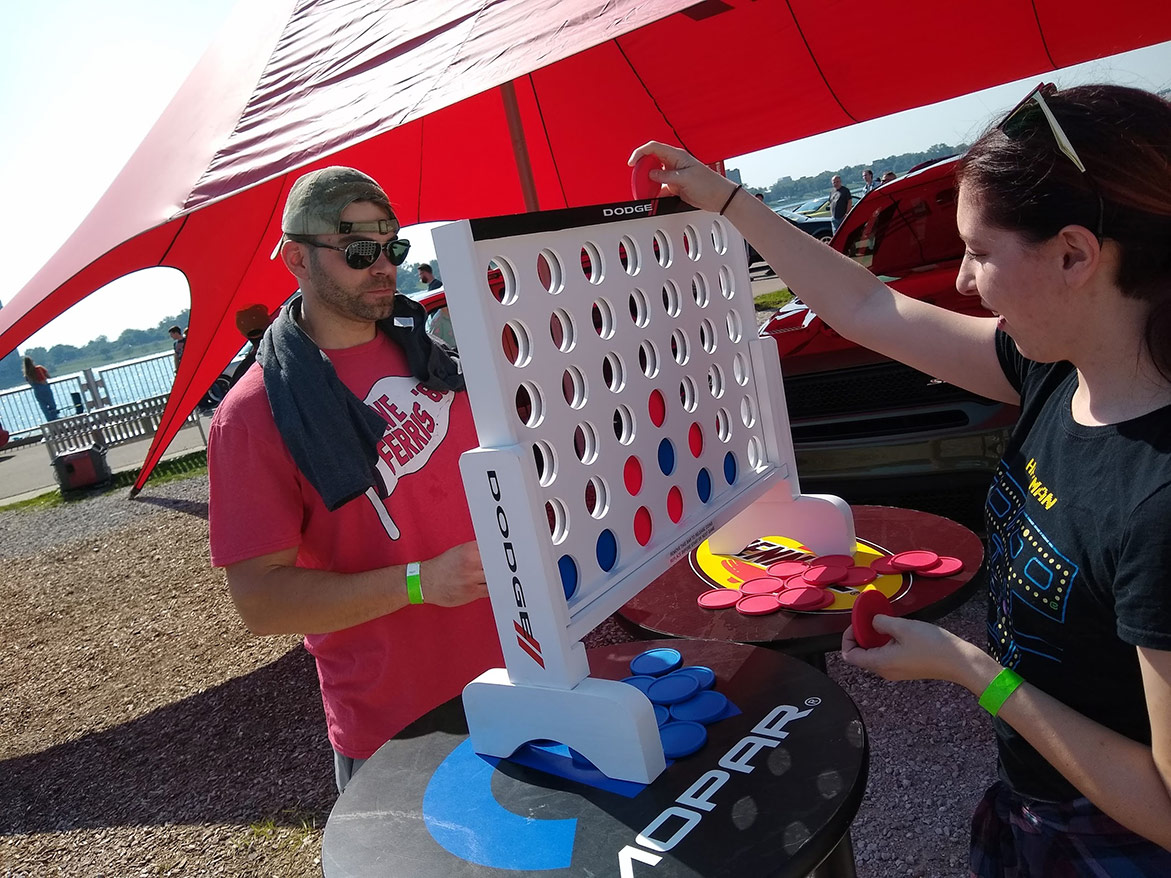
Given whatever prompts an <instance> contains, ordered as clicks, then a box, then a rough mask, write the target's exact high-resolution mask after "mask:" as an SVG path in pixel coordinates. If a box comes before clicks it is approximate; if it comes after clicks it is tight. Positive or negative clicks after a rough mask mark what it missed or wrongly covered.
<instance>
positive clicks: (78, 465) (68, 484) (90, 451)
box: [53, 445, 113, 493]
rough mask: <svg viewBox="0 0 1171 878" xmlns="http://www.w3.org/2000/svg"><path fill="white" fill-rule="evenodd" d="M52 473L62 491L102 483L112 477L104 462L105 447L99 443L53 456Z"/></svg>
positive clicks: (105, 482)
mask: <svg viewBox="0 0 1171 878" xmlns="http://www.w3.org/2000/svg"><path fill="white" fill-rule="evenodd" d="M53 474H54V475H55V476H56V478H57V484H58V485H60V486H61V491H62V493H64V492H66V491H77V490H80V489H82V488H92V487H94V486H96V485H104V484H107V483H108V482H109V481H110V479H111V478H112V477H113V475H112V473H111V472H110V465H109V463H107V462H106V449H105V448H103V447H102V446H100V445H89V446H86V447H85V448H79V449H77V450H75V451H65V452H62V453H61V454H58V455H57V456H56V457H54V458H53Z"/></svg>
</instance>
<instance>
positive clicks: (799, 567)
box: [768, 561, 809, 579]
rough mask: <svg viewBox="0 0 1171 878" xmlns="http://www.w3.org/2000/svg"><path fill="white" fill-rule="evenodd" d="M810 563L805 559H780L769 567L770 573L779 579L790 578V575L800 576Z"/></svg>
mask: <svg viewBox="0 0 1171 878" xmlns="http://www.w3.org/2000/svg"><path fill="white" fill-rule="evenodd" d="M808 569H809V565H808V564H806V563H805V562H804V561H778V562H777V563H776V564H773V565H772V566H771V567H769V568H768V575H769V576H775V577H776V578H777V579H788V578H789V577H790V576H800V575H801V574H802V573H804V572H805V571H806V570H808Z"/></svg>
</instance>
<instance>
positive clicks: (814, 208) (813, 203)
mask: <svg viewBox="0 0 1171 878" xmlns="http://www.w3.org/2000/svg"><path fill="white" fill-rule="evenodd" d="M831 194H832V193H831ZM829 198H830V196H829V195H819V196H818V197H817V198H810V199H809V200H808V201H803V202H801V204H799V205H797V206H796V207H792V208H789V212H790V213H799V214H801V215H802V216H816V217H828V216H829Z"/></svg>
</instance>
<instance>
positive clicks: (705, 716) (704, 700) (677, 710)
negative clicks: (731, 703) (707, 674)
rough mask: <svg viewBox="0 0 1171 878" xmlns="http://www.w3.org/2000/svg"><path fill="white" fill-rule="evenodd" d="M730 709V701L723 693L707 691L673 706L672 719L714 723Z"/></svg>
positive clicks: (705, 723)
mask: <svg viewBox="0 0 1171 878" xmlns="http://www.w3.org/2000/svg"><path fill="white" fill-rule="evenodd" d="M727 709H728V699H727V698H726V697H725V696H724V695H723V693H721V692H716V691H714V690H712V689H705V690H704V691H703V692H697V693H696V694H695V695H693V696H692V697H691V698H688V699H687V700H686V701H680V702H679V703H678V704H672V705H671V719H677V720H680V721H686V722H693V723H703V724H704V725H707V724H708V723H714V722H715V721H716V720H717V719H719V718H720V717H721V716H722V715H723V713H724V711H725V710H727Z"/></svg>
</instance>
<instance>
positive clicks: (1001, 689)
mask: <svg viewBox="0 0 1171 878" xmlns="http://www.w3.org/2000/svg"><path fill="white" fill-rule="evenodd" d="M1023 682H1025V681H1024V680H1023V679H1022V678H1021V675H1020V674H1018V673H1017V672H1016V671H1014V670H1012V669H1011V668H1002V669H1001V671H1000V673H999V674H997V675H996V676H995V677H993V678H992V682H991V683H989V684H988V688H987V689H985V690H984V694H983V695H981V696H980V706H981V707H982V708H984V709H985V710H986V711H988V712H989V713H990V714H992V716H996V714H998V713H1000V708H1001V707H1003V706H1004V702H1006V701H1008V696H1010V695H1012V693H1014V692H1016V690H1017V688H1018V687H1019V686H1020V685H1021V683H1023Z"/></svg>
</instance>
